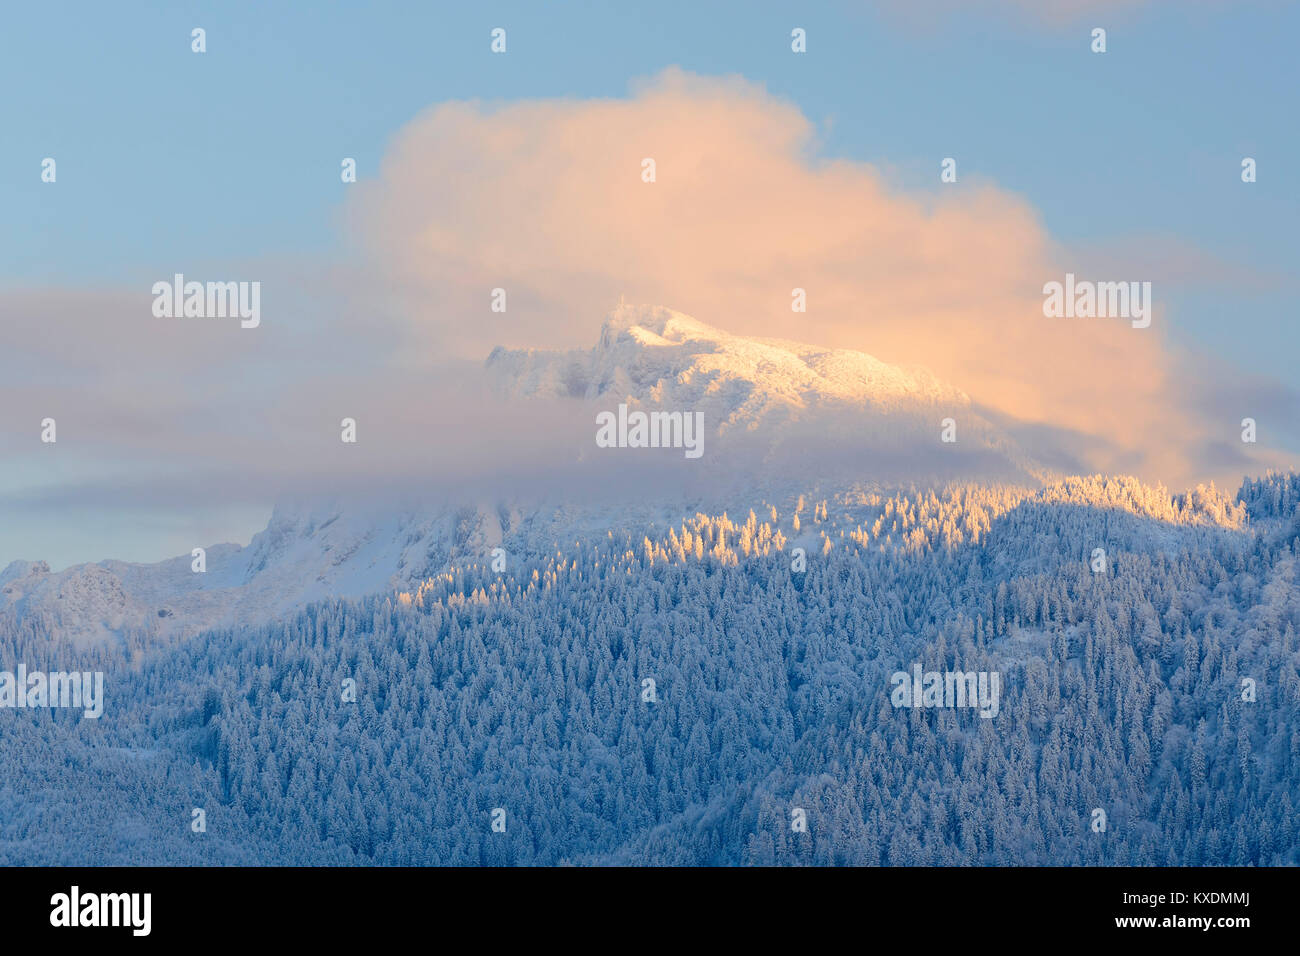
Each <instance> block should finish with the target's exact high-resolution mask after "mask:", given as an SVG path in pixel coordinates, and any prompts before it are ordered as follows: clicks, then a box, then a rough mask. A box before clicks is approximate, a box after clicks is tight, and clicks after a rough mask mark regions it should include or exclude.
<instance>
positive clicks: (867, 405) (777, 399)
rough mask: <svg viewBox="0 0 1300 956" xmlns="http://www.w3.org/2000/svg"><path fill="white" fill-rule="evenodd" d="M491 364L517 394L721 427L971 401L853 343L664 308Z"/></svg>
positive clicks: (616, 314) (613, 316) (615, 318)
mask: <svg viewBox="0 0 1300 956" xmlns="http://www.w3.org/2000/svg"><path fill="white" fill-rule="evenodd" d="M487 368H488V371H489V374H491V375H492V376H493V379H494V381H495V382H496V384H497V385H498V387H501V388H503V389H504V390H506V391H507V392H509V393H510V394H513V395H515V396H518V397H530V396H540V397H548V398H583V399H587V400H591V401H594V400H617V401H628V402H629V403H644V404H654V405H663V406H669V405H676V406H679V407H687V406H689V407H692V408H699V409H700V410H702V411H705V412H706V414H709V413H712V415H711V417H712V420H713V421H714V423H715V424H716V425H717V427H718V429H719V430H725V429H726V428H727V427H728V426H729V425H734V424H736V423H737V422H739V421H744V422H745V424H746V425H747V426H749V427H753V426H755V425H756V424H757V423H758V422H759V421H760V420H762V419H764V418H766V417H768V416H770V415H771V414H772V413H774V412H777V411H781V412H783V413H790V412H793V411H795V410H799V409H808V408H813V407H818V406H826V405H834V406H846V405H847V406H856V407H859V408H861V409H863V410H870V411H875V412H886V413H888V412H897V411H902V410H905V409H912V408H915V407H917V406H918V405H924V406H931V405H942V406H944V407H946V408H949V409H951V410H955V409H957V408H966V407H969V405H970V399H969V398H968V397H967V396H966V395H965V394H964V393H962V392H961V391H959V390H958V389H956V388H953V387H952V386H950V385H947V384H945V383H944V382H942V381H940V380H939V379H937V378H936V377H935V376H933V375H931V374H930V373H929V372H927V371H925V370H923V369H903V368H899V367H896V366H892V365H888V364H886V363H885V362H882V361H880V360H879V359H877V358H875V357H873V356H871V355H868V354H866V353H865V352H859V351H854V350H851V349H826V348H820V347H818V346H814V345H806V344H802V343H799V342H792V341H787V340H782V339H766V338H749V337H745V336H740V335H733V334H731V333H729V332H726V331H723V330H722V329H718V328H715V327H713V326H711V325H707V324H706V323H704V322H701V321H699V320H698V319H695V318H693V317H691V316H689V315H685V314H683V313H681V312H676V311H674V310H672V309H668V308H664V307H662V306H634V305H619V306H618V307H617V308H616V309H615V310H614V311H613V312H611V313H610V315H609V316H608V317H607V318H606V319H605V321H604V324H603V325H602V326H601V330H600V335H599V338H598V340H597V343H596V345H595V347H594V348H591V349H585V350H584V349H571V350H567V351H548V350H541V349H504V348H497V349H496V350H494V351H493V353H492V354H491V356H489V358H488V361H487ZM782 417H784V415H783V416H782Z"/></svg>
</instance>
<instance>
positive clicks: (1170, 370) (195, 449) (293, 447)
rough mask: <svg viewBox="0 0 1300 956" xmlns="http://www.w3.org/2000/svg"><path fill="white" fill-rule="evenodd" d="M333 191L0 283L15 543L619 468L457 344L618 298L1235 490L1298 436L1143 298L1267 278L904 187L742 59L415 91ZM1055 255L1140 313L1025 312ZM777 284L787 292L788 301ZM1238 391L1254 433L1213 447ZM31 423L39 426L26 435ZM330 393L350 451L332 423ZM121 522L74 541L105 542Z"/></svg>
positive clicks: (1075, 448)
mask: <svg viewBox="0 0 1300 956" xmlns="http://www.w3.org/2000/svg"><path fill="white" fill-rule="evenodd" d="M646 158H653V159H654V161H655V172H656V179H655V182H653V183H646V182H643V181H642V168H643V166H642V161H643V159H646ZM937 170H938V167H937V164H936V180H937V178H938V176H937ZM349 192H350V196H351V198H350V200H349V204H348V206H347V208H346V210H345V216H344V225H345V226H346V227H347V228H348V231H349V235H351V236H353V237H354V238H355V240H356V242H357V252H358V253H359V255H358V256H357V257H355V258H354V260H353V261H351V262H348V263H341V262H322V263H316V264H314V265H313V264H306V265H304V264H302V263H282V262H253V263H247V262H245V263H224V264H218V263H208V264H195V263H165V264H159V266H158V268H157V270H156V271H157V274H156V275H150V276H147V277H146V278H144V279H142V281H141V282H140V285H139V287H138V288H132V289H117V290H101V291H97V292H77V291H67V290H56V289H28V290H14V291H9V292H4V293H0V316H3V317H4V327H5V343H4V346H5V347H4V348H3V349H0V408H3V409H4V415H3V416H2V417H0V446H2V447H4V448H5V449H6V464H7V468H6V472H5V474H4V475H3V476H0V521H5V522H9V523H8V527H9V528H10V530H11V531H12V530H13V529H14V528H15V527H17V525H16V524H14V523H13V521H15V520H16V516H18V515H28V516H29V517H30V520H29V521H28V525H29V526H30V527H28V531H26V532H24V535H25V537H26V538H27V539H28V540H30V541H35V542H40V541H44V540H45V538H46V537H47V536H46V535H45V533H44V532H42V531H41V527H42V522H45V521H46V520H47V518H48V517H49V516H51V515H56V516H61V517H60V518H59V519H58V520H66V516H67V515H68V514H69V513H71V512H72V511H73V510H78V509H80V510H81V511H83V512H84V513H85V514H87V515H104V514H107V513H110V512H113V511H114V510H116V511H117V512H119V513H123V514H128V513H129V514H133V515H142V516H143V515H152V516H153V517H152V519H151V520H154V521H155V522H158V521H162V520H163V519H161V518H158V517H157V514H158V513H159V512H161V511H167V512H168V513H169V514H170V515H171V518H168V519H166V520H167V521H168V522H170V524H169V525H168V526H169V527H175V528H179V529H180V530H176V531H175V532H174V533H173V534H172V537H170V538H169V539H168V540H169V541H174V542H175V544H174V545H171V546H169V548H168V550H167V551H166V552H164V553H180V552H183V551H187V550H188V547H189V546H191V545H192V543H193V540H191V539H189V538H187V537H186V535H195V534H198V533H199V532H198V531H196V530H195V529H196V528H206V527H208V526H209V524H210V519H209V517H205V515H209V516H210V515H211V514H212V513H214V512H215V511H217V510H219V509H239V510H241V511H242V512H245V513H246V512H248V511H249V510H250V509H252V510H256V506H257V503H258V502H262V503H266V504H269V503H270V502H272V501H274V500H276V498H278V497H279V496H281V495H284V494H286V493H300V492H303V491H308V492H312V491H320V492H322V493H329V492H332V491H333V490H336V489H337V488H338V487H339V486H346V487H352V488H354V489H363V490H366V491H368V492H369V493H371V494H378V493H386V491H381V489H386V488H387V487H388V486H390V485H400V484H402V483H403V482H407V483H417V484H420V485H422V486H426V487H435V486H436V487H438V488H441V489H443V490H445V491H446V492H447V493H448V494H472V495H477V494H485V493H487V492H488V491H489V490H490V489H494V488H504V487H505V486H507V485H509V484H510V483H511V482H512V481H515V482H518V481H527V482H529V483H532V484H534V485H540V486H541V487H542V488H554V489H567V490H569V491H570V492H574V491H575V489H578V490H577V491H576V493H578V494H580V495H583V496H588V495H591V494H595V493H597V492H598V490H599V489H600V488H601V487H602V486H606V487H609V488H618V489H620V490H621V491H627V490H628V489H629V488H631V485H629V484H628V483H627V482H628V480H629V479H628V478H627V476H620V477H619V478H618V479H617V480H609V475H608V474H607V473H605V472H602V471H600V470H599V469H594V468H591V467H589V466H588V465H587V464H584V465H583V467H582V468H576V467H575V460H576V452H577V450H579V449H580V448H582V447H584V446H585V445H586V444H587V443H589V439H590V432H591V421H590V419H589V416H588V415H587V414H586V411H585V410H579V409H575V408H572V407H566V406H564V403H562V402H561V403H550V404H548V403H541V402H529V403H520V402H509V401H506V400H503V399H501V398H499V397H495V396H493V395H492V394H490V393H489V391H488V390H487V389H486V388H485V383H484V381H483V365H482V363H483V360H484V359H485V358H486V356H487V355H488V353H489V352H490V350H491V349H492V347H494V346H496V345H498V344H501V345H507V346H515V347H518V346H534V347H544V348H564V347H572V346H578V347H583V348H587V347H590V346H591V344H592V343H593V342H594V340H595V337H596V334H597V331H598V329H599V326H600V321H601V319H602V317H603V316H604V315H605V314H606V313H607V312H608V311H609V310H610V308H611V307H612V306H613V305H614V304H615V303H616V302H617V301H618V299H619V298H620V297H621V296H626V297H627V298H628V299H629V300H631V301H635V302H647V303H658V304H663V305H667V306H670V307H672V308H676V309H679V310H681V311H683V312H686V313H689V314H692V315H695V316H697V317H698V318H699V319H701V320H702V321H704V322H707V323H709V324H712V325H716V326H719V327H721V328H724V329H727V330H728V331H731V332H735V333H740V334H749V335H759V336H769V337H777V338H786V339H794V340H798V341H805V342H810V343H814V344H817V345H823V346H828V347H846V348H855V349H860V350H862V351H865V352H868V353H870V354H873V355H875V356H877V357H878V358H880V359H883V360H885V361H887V362H891V363H894V364H900V365H920V366H924V367H926V368H929V369H930V370H931V371H933V372H934V373H935V374H937V375H938V376H939V377H941V378H943V379H946V380H947V381H949V382H951V383H952V384H954V385H956V386H958V387H959V388H961V389H963V390H965V391H966V392H967V393H968V394H970V395H971V397H972V399H973V400H974V402H975V407H977V408H978V409H980V410H981V411H982V412H983V413H985V414H987V415H988V416H989V417H990V418H993V419H995V420H997V421H999V422H1001V423H1002V424H1004V425H1005V426H1006V427H1007V428H1008V429H1009V430H1010V431H1011V432H1012V434H1013V435H1016V436H1017V437H1018V438H1020V439H1021V440H1022V441H1023V442H1024V443H1025V445H1026V446H1027V447H1028V448H1029V449H1030V451H1031V452H1033V451H1037V452H1038V454H1039V457H1040V459H1041V460H1043V461H1046V462H1048V463H1049V464H1057V465H1059V466H1061V467H1064V468H1068V469H1070V470H1080V471H1089V470H1097V471H1105V472H1127V473H1134V474H1138V475H1140V476H1142V477H1143V478H1146V479H1159V480H1162V481H1164V482H1165V483H1166V484H1168V485H1171V486H1175V487H1181V486H1184V485H1187V484H1192V483H1195V482H1196V481H1200V480H1204V479H1206V478H1211V477H1214V478H1218V479H1220V480H1229V481H1234V482H1235V480H1236V479H1238V478H1239V477H1240V475H1241V473H1242V472H1258V471H1261V470H1262V469H1263V468H1264V467H1266V466H1276V465H1282V464H1286V463H1287V462H1289V461H1293V458H1292V457H1291V456H1288V455H1284V454H1282V453H1281V452H1279V451H1277V449H1279V448H1284V447H1291V448H1294V447H1296V446H1297V444H1300V439H1298V437H1297V435H1296V427H1295V425H1294V424H1293V423H1294V421H1295V415H1294V411H1295V409H1296V408H1297V407H1300V403H1297V399H1296V393H1295V390H1294V389H1292V388H1289V387H1283V386H1280V385H1276V384H1274V383H1268V382H1263V381H1255V380H1254V379H1252V377H1251V375H1250V374H1249V373H1248V372H1246V371H1244V370H1237V369H1228V368H1225V366H1224V365H1223V364H1222V363H1219V362H1215V361H1213V360H1211V359H1206V358H1195V357H1189V356H1184V355H1183V354H1182V352H1181V351H1180V350H1179V349H1178V348H1177V347H1176V346H1177V343H1176V342H1175V341H1171V339H1170V329H1171V328H1172V326H1173V317H1171V316H1170V315H1169V314H1168V312H1167V311H1166V310H1165V309H1163V308H1162V307H1161V306H1160V304H1159V303H1160V294H1161V283H1163V282H1165V281H1166V280H1167V281H1169V282H1185V281H1187V280H1188V279H1189V278H1191V277H1198V276H1199V277H1205V276H1210V277H1211V278H1212V279H1213V281H1215V282H1217V283H1219V284H1220V285H1223V286H1226V287H1229V288H1234V287H1241V288H1242V289H1243V290H1253V289H1258V288H1259V287H1261V286H1272V285H1273V284H1274V283H1275V277H1270V276H1263V275H1256V274H1254V273H1249V272H1241V271H1234V270H1232V269H1228V268H1218V269H1216V268H1215V264H1214V263H1213V261H1211V260H1207V259H1206V258H1205V257H1204V256H1203V255H1202V254H1200V253H1199V252H1197V251H1196V250H1195V249H1189V248H1187V247H1186V246H1185V245H1183V244H1180V243H1178V242H1176V241H1168V242H1165V243H1157V244H1151V243H1146V244H1144V245H1143V246H1141V247H1140V248H1139V249H1135V250H1131V251H1130V252H1126V251H1125V247H1123V246H1116V247H1114V248H1112V249H1099V248H1096V247H1092V248H1089V249H1084V250H1075V251H1072V250H1069V249H1066V248H1064V247H1062V246H1061V245H1059V244H1058V243H1056V242H1055V241H1053V239H1052V237H1051V236H1049V235H1048V234H1047V233H1046V232H1045V230H1044V228H1043V226H1042V225H1041V223H1040V222H1039V219H1038V217H1037V215H1036V214H1035V211H1034V210H1033V209H1032V208H1031V207H1030V206H1029V205H1028V204H1027V203H1026V202H1025V201H1024V200H1023V199H1021V198H1020V197H1018V196H1016V195H1014V194H1013V193H1010V192H1008V191H1006V190H1004V189H1000V188H998V187H997V186H996V185H994V184H991V183H988V182H980V181H978V180H976V179H974V178H968V177H965V176H963V177H962V178H961V180H960V181H959V182H958V183H956V184H952V185H940V184H939V183H938V182H937V181H936V184H935V188H934V190H933V191H932V192H931V193H929V194H925V195H916V194H905V193H903V192H900V191H899V190H897V189H895V188H893V187H892V186H891V184H890V182H889V181H888V179H887V177H886V175H885V174H884V173H882V172H881V171H880V170H878V169H876V168H874V167H872V166H870V165H867V164H863V163H856V162H850V161H846V160H827V159H824V158H821V157H820V156H819V154H818V143H817V139H816V135H815V126H814V124H813V122H812V121H810V119H809V118H808V117H806V116H804V115H803V114H802V113H801V112H800V111H799V110H798V109H797V108H796V107H794V106H793V105H791V104H789V103H787V102H785V101H783V100H780V99H778V98H776V97H773V96H771V95H769V94H768V93H767V92H765V91H764V90H763V89H762V88H761V87H759V86H756V85H753V84H751V83H748V82H746V81H743V80H740V79H716V78H703V77H699V76H694V75H690V74H687V73H683V72H681V71H680V70H675V69H674V70H668V71H666V72H664V73H663V74H661V75H659V76H658V77H656V78H654V79H652V80H650V81H648V82H645V83H643V84H641V85H639V86H638V87H636V88H635V89H634V90H633V91H632V94H631V95H630V96H629V97H628V98H625V99H612V100H582V101H579V100H567V99H559V100H537V101H524V102H516V103H512V104H506V105H488V104H482V103H476V102H458V103H446V104H442V105H439V106H436V107H434V108H432V109H430V110H429V111H427V112H426V113H424V114H422V115H421V116H419V117H417V118H416V119H414V120H413V121H412V122H411V123H410V124H408V126H407V127H406V128H404V129H403V130H402V131H401V132H400V133H399V135H398V136H397V137H396V138H395V140H394V142H393V143H392V144H391V148H390V149H389V150H388V153H387V155H386V158H385V160H384V162H383V165H382V168H381V171H380V174H379V176H378V177H377V178H376V179H374V180H372V181H369V182H363V183H359V184H357V185H356V186H355V187H349ZM1139 252H1140V254H1139ZM179 270H183V271H184V272H185V273H186V275H187V277H189V278H193V279H200V280H206V279H220V280H228V279H234V280H248V281H252V280H256V281H261V282H262V315H263V319H262V324H261V326H260V327H259V328H257V329H253V330H244V329H240V328H239V325H238V321H237V320H229V321H223V320H214V319H190V320H179V319H178V320H164V319H158V318H156V317H154V316H153V315H152V313H151V309H150V305H151V301H152V294H151V292H150V287H151V285H152V283H153V281H155V280H156V279H170V277H171V275H172V273H173V272H174V271H179ZM1067 271H1073V272H1075V273H1076V274H1079V275H1080V276H1081V277H1087V278H1094V279H1099V280H1128V279H1139V280H1141V279H1152V280H1155V282H1156V288H1155V294H1156V300H1157V306H1156V311H1155V319H1154V321H1153V323H1152V326H1151V327H1150V328H1148V329H1133V328H1131V327H1130V325H1129V324H1128V323H1127V322H1125V321H1121V320H1105V319H1074V320H1065V319H1055V320H1053V319H1047V318H1044V317H1043V315H1042V302H1043V295H1042V287H1043V284H1044V283H1045V282H1047V281H1051V280H1054V279H1060V278H1061V277H1062V276H1063V274H1064V273H1065V272H1067ZM1111 272H1114V273H1115V274H1110V273H1111ZM495 288H504V289H505V290H506V293H507V303H508V306H507V311H506V312H505V313H497V312H493V311H491V309H490V302H491V297H492V290H493V289H495ZM795 288H802V289H804V290H806V293H807V303H808V311H807V312H806V313H796V312H792V311H791V292H792V290H793V289H795ZM1247 415H1252V416H1254V417H1257V418H1258V419H1259V422H1260V424H1259V431H1260V436H1261V445H1260V446H1243V445H1242V444H1241V443H1240V441H1239V438H1238V434H1239V422H1240V419H1241V418H1242V417H1245V416H1247ZM47 416H50V417H55V418H56V419H57V420H58V428H59V442H58V444H57V446H45V445H41V444H39V443H38V441H37V436H38V434H39V422H40V421H41V419H42V418H44V417H47ZM344 417H354V418H356V419H357V421H358V423H359V430H360V440H359V442H358V444H357V445H356V446H345V445H343V444H342V443H341V442H340V441H339V423H340V421H341V419H342V418H344ZM1266 445H1267V446H1269V447H1272V448H1273V449H1274V450H1273V451H1267V452H1266V451H1262V450H1261V451H1256V448H1257V447H1259V448H1260V449H1263V448H1264V447H1265V446H1266ZM640 477H641V480H644V481H647V482H650V481H658V480H660V478H663V479H664V480H666V481H673V480H676V479H677V478H679V477H680V468H677V467H674V468H670V469H667V470H665V471H664V472H662V473H659V472H655V473H654V474H651V473H650V472H649V471H648V470H647V471H646V473H645V474H644V475H642V476H640ZM327 485H329V486H331V487H325V486H327ZM35 515H40V516H41V517H40V518H36V517H31V516H35ZM187 516H188V517H187ZM23 520H28V519H27V518H24V519H23ZM121 533H122V528H121V525H120V524H117V525H112V527H110V528H108V530H107V531H105V532H104V535H105V537H103V538H102V539H97V544H96V545H95V549H96V551H102V553H103V554H122V553H123V550H122V549H121V548H120V547H117V546H116V545H115V544H114V540H115V539H114V537H113V536H115V535H120V534H121ZM195 540H197V541H198V543H208V542H207V539H206V538H203V539H195ZM187 541H189V543H186V542H187ZM182 545H184V546H182ZM11 547H17V546H15V545H11ZM27 550H28V548H27V547H26V545H25V544H24V547H23V548H22V551H23V552H27ZM16 556H17V554H16V553H11V554H8V555H0V560H3V559H5V558H6V557H16ZM33 556H36V555H34V554H33ZM81 556H83V557H84V556H87V555H85V554H84V552H83V553H82V555H81ZM133 556H134V555H133ZM154 556H155V557H161V556H162V555H161V554H156V555H154Z"/></svg>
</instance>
